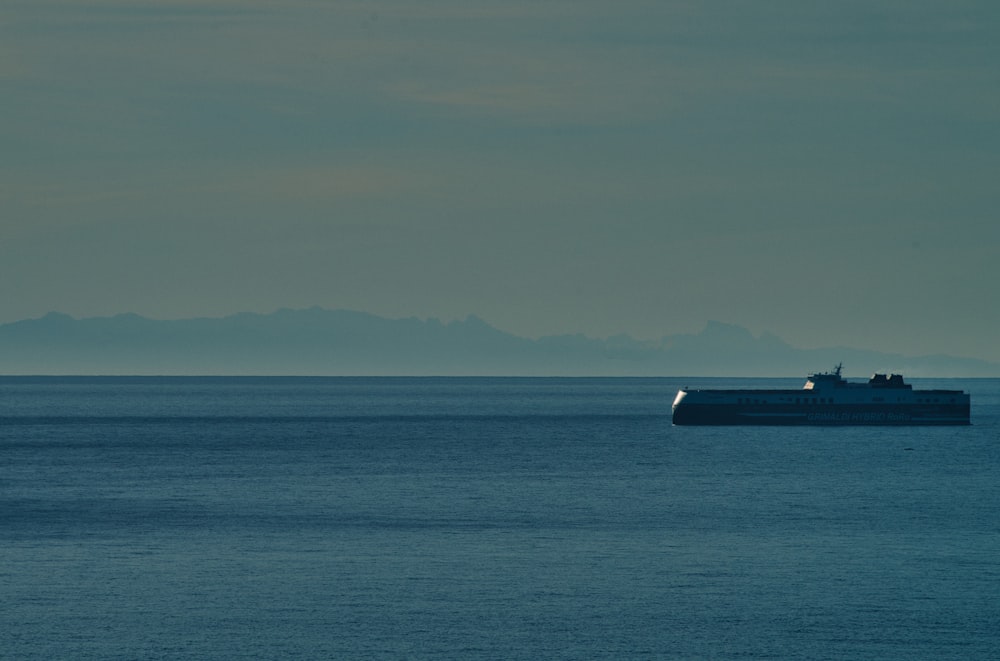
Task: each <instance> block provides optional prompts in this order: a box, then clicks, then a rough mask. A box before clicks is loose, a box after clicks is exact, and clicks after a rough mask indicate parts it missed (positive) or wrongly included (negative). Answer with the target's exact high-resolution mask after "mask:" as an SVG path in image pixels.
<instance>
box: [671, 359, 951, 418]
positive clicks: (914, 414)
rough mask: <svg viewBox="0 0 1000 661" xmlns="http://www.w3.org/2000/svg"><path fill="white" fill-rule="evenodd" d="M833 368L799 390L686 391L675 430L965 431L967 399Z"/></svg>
mask: <svg viewBox="0 0 1000 661" xmlns="http://www.w3.org/2000/svg"><path fill="white" fill-rule="evenodd" d="M842 368H843V365H842V364H841V365H837V367H836V368H835V369H834V371H832V372H820V373H817V374H812V375H810V376H809V378H808V379H807V380H806V384H805V386H803V388H802V389H801V390H767V389H753V390H691V389H688V388H681V389H680V390H679V391H677V397H676V398H675V399H674V406H673V422H674V424H675V425H967V424H969V402H970V398H969V395H968V394H967V393H965V392H963V391H961V390H914V389H913V386H911V385H910V384H907V383H904V382H903V377H902V375H900V374H890V375H885V374H875V375H874V376H872V378H870V379H869V380H868V383H850V382H848V381H847V380H846V379H844V378H843V377H842V376H841V374H840V372H841V369H842Z"/></svg>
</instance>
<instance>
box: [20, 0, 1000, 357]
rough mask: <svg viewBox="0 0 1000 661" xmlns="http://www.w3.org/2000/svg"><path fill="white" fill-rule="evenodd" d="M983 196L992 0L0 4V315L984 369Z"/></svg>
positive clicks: (991, 89) (999, 183)
mask: <svg viewBox="0 0 1000 661" xmlns="http://www.w3.org/2000/svg"><path fill="white" fill-rule="evenodd" d="M998 209H1000V3H998V2H996V0H984V1H968V2H963V1H961V0H948V1H938V0H935V1H922V0H890V1H879V0H863V1H858V2H851V1H844V0H838V1H837V2H803V1H801V0H787V1H775V2H769V1H764V0H762V1H749V0H743V1H736V0H732V1H725V2H722V1H719V2H712V1H701V0H697V1H696V0H690V1H683V2H682V1H673V0H648V1H641V0H616V1H614V2H610V1H608V0H601V1H596V0H572V1H566V2H561V1H546V0H534V1H530V2H519V1H509V0H505V1H500V0H491V1H489V2H487V1H479V0H422V1H420V2H415V1H413V0H406V1H404V0H387V1H379V0H357V1H350V0H337V1H320V0H313V1H307V0H281V1H280V2H279V1H277V0H274V1H263V0H238V1H236V0H233V1H228V0H164V1H148V0H147V1H140V0H133V1H131V2H126V1H124V0H105V1H90V0H72V1H69V0H64V1H60V0H4V2H3V4H2V5H0V323H2V322H9V321H14V320H17V319H23V318H26V317H35V316H40V315H42V314H44V313H46V312H48V311H50V310H58V311H62V312H67V313H69V314H72V315H74V316H78V317H79V316H103V315H110V314H116V313H120V312H136V313H139V314H143V315H146V316H150V317H154V318H177V317H188V316H222V315H226V314H230V313H234V312H239V311H258V312H270V311H273V310H275V309H277V308H281V307H309V306H313V305H319V306H323V307H328V308H352V309H358V310H364V311H368V312H373V313H375V314H380V315H384V316H389V317H402V316H418V317H429V316H433V317H439V318H441V319H443V320H450V319H455V318H464V317H465V316H466V315H467V314H470V313H471V314H477V315H479V316H481V317H483V318H484V319H486V320H487V321H489V322H490V323H492V324H493V325H495V326H497V327H499V328H502V329H504V330H507V331H511V332H514V333H517V334H521V335H526V336H531V337H535V336H539V335H544V334H553V333H565V332H584V333H586V334H588V335H591V336H596V337H606V336H609V335H613V334H617V333H622V332H625V333H629V334H631V335H633V336H635V337H638V338H656V337H659V336H661V335H664V334H668V333H678V332H694V331H697V330H699V329H701V328H702V327H703V326H704V324H705V322H706V321H707V320H709V319H716V320H720V321H725V322H729V323H735V324H739V325H742V326H745V327H747V328H749V329H750V330H752V331H753V332H755V333H759V332H763V331H770V332H773V333H775V334H777V335H779V336H781V337H783V338H784V339H786V340H788V341H789V342H791V343H792V344H794V345H796V346H799V347H804V348H805V347H817V346H831V345H847V346H857V347H864V348H872V349H881V350H890V351H900V352H903V353H911V354H925V353H938V352H942V353H951V354H955V355H966V356H975V357H981V358H986V359H991V360H1000V342H998V341H997V338H998V337H1000V295H998V289H1000V222H998V218H997V216H998ZM822 367H824V366H817V368H822ZM856 368H857V370H861V371H864V369H865V368H864V366H856Z"/></svg>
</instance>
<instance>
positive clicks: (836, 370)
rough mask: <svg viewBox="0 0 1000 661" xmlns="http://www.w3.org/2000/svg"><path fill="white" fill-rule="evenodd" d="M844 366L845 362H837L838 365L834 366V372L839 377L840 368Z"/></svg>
mask: <svg viewBox="0 0 1000 661" xmlns="http://www.w3.org/2000/svg"><path fill="white" fill-rule="evenodd" d="M843 367H844V363H837V366H836V367H834V368H833V373H834V374H836V375H837V376H838V377H839V376H840V370H841V369H842V368H843Z"/></svg>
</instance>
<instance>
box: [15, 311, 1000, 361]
mask: <svg viewBox="0 0 1000 661" xmlns="http://www.w3.org/2000/svg"><path fill="white" fill-rule="evenodd" d="M840 362H843V363H844V365H845V374H848V375H850V376H854V377H860V376H867V375H868V374H869V373H871V372H874V371H886V372H893V371H894V372H902V373H904V374H906V375H907V376H912V377H922V376H927V377H931V376H933V377H950V376H966V377H975V376H998V375H1000V364H997V363H991V362H987V361H982V360H975V359H970V358H956V357H951V356H945V355H934V356H920V357H914V356H902V355H899V354H890V353H880V352H876V351H867V350H863V349H849V348H845V347H834V348H829V349H797V348H795V347H792V346H790V345H788V344H787V343H785V342H784V341H782V340H781V339H779V338H778V337H775V336H774V335H770V334H764V335H761V336H759V337H755V336H754V335H753V334H751V333H750V332H749V331H748V330H746V329H745V328H741V327H739V326H733V325H730V324H724V323H720V322H717V321H710V322H708V325H707V326H706V327H705V329H704V330H702V331H701V332H700V333H697V334H684V335H670V336H666V337H664V338H662V339H661V340H659V341H654V342H644V341H639V340H635V339H632V338H631V337H628V336H626V335H619V336H615V337H610V338H607V339H594V338H589V337H585V336H583V335H557V336H550V337H543V338H540V339H537V340H533V339H528V338H523V337H518V336H516V335H512V334H510V333H505V332H503V331H501V330H498V329H496V328H494V327H493V326H490V325H489V324H488V323H486V322H485V321H483V320H482V319H479V318H478V317H475V316H470V317H468V318H466V319H465V320H463V321H454V322H450V323H442V322H440V321H438V320H437V319H427V320H422V319H417V318H407V319H387V318H384V317H378V316H375V315H372V314H367V313H364V312H355V311H350V310H325V309H321V308H310V309H307V310H287V309H285V310H279V311H277V312H274V313H272V314H252V313H242V314H237V315H233V316H229V317H222V318H197V319H181V320H175V321H160V320H153V319H148V318H145V317H141V316H138V315H134V314H121V315H117V316H114V317H95V318H88V319H74V318H73V317H70V316H68V315H65V314H59V313H50V314H47V315H45V316H44V317H41V318H38V319H28V320H24V321H18V322H14V323H9V324H3V325H0V374H39V375H43V374H135V375H144V374H156V375H203V374H211V375H302V376H309V375H373V376H375V375H442V376H444V375H495V376H505V375H512V376H514V375H517V376H668V375H672V376H804V375H806V374H808V373H812V372H815V371H822V370H827V369H830V368H832V367H833V366H834V365H836V364H837V363H840Z"/></svg>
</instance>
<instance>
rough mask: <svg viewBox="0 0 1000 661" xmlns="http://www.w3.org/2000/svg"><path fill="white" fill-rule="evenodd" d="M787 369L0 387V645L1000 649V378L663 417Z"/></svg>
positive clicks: (518, 653) (105, 649)
mask: <svg viewBox="0 0 1000 661" xmlns="http://www.w3.org/2000/svg"><path fill="white" fill-rule="evenodd" d="M802 382H803V380H802V379H771V380H749V379H669V378H665V379H406V378H398V379H393V378H389V379H364V378H344V379H336V378H335V379H296V378H288V379H283V378H263V379H252V378H251V379H228V378H218V379H211V378H13V377H8V378H3V379H0V657H3V658H10V659H86V658H164V659H167V658H169V659H176V658H199V659H213V658H219V659H221V658H227V659H228V658H250V657H255V658H256V657H259V658H331V659H364V658H379V659H415V658H434V659H471V658H487V659H634V658H663V659H674V658H676V659H726V658H797V659H917V658H921V659H969V658H978V659H996V658H1000V380H992V379H986V380H984V379H978V380H976V379H973V380H941V381H929V380H928V381H919V380H917V381H916V384H917V385H918V386H922V387H930V386H936V387H941V386H943V387H951V388H961V389H965V390H968V391H970V392H971V393H972V402H973V404H972V418H973V425H972V426H969V427H950V428H948V427H946V428H920V427H900V428H889V429H884V428H873V427H847V428H766V427H758V428H752V427H745V428H713V427H672V426H671V424H670V403H671V401H672V399H673V396H674V394H675V392H676V391H677V389H678V387H680V386H685V385H691V386H695V385H702V386H705V387H753V386H760V387H793V388H797V387H800V386H801V384H802Z"/></svg>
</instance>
